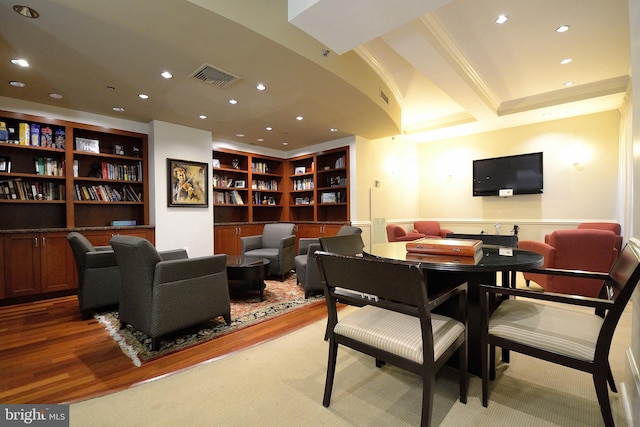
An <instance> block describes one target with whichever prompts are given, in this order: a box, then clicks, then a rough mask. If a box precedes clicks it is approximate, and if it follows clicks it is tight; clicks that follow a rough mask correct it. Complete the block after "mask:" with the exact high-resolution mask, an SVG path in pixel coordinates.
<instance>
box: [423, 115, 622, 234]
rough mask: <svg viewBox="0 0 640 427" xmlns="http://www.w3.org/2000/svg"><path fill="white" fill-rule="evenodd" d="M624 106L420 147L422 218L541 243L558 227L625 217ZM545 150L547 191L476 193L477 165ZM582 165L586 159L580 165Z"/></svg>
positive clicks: (465, 230)
mask: <svg viewBox="0 0 640 427" xmlns="http://www.w3.org/2000/svg"><path fill="white" fill-rule="evenodd" d="M619 123H620V114H619V112H618V111H609V112H604V113H598V114H592V115H587V116H581V117H575V118H570V119H563V120H555V121H549V122H544V123H539V124H535V125H529V126H522V127H516V128H510V129H503V130H499V131H495V132H488V133H483V134H477V135H471V136H467V137H461V138H454V139H449V140H445V141H439V142H430V143H425V144H421V145H419V149H418V153H419V166H420V167H419V180H420V187H419V194H420V206H419V216H420V217H422V218H434V219H439V220H441V221H443V222H445V223H447V225H449V228H452V229H453V230H455V231H462V232H474V233H475V232H480V231H481V230H484V231H486V232H490V233H494V226H493V225H494V224H495V223H500V224H501V231H502V233H503V234H504V233H507V232H509V231H510V230H511V228H512V227H513V224H518V225H519V226H520V227H521V229H520V231H521V233H522V234H521V238H531V239H536V240H540V239H541V238H542V237H543V236H544V234H546V233H547V232H549V231H550V230H553V229H557V228H561V227H563V226H566V227H574V225H575V223H578V222H583V221H589V220H592V221H596V220H603V221H616V222H621V218H622V215H621V214H620V212H619V209H618V205H619V197H620V195H619V189H618V170H619V167H618V145H619V142H618V140H619ZM538 151H542V152H543V153H544V193H543V194H535V195H518V196H514V197H509V198H500V197H491V196H490V197H486V196H485V197H473V196H472V188H471V183H472V162H473V160H475V159H481V158H487V157H499V156H508V155H513V154H524V153H530V152H538ZM575 162H579V164H575Z"/></svg>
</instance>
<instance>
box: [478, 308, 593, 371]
mask: <svg viewBox="0 0 640 427" xmlns="http://www.w3.org/2000/svg"><path fill="white" fill-rule="evenodd" d="M602 322H603V319H602V318H600V317H598V316H594V315H593V312H591V313H586V312H584V313H583V312H580V311H575V310H571V309H567V308H566V307H558V306H554V305H550V304H536V303H532V302H531V301H524V300H520V299H510V300H506V301H503V302H502V304H500V306H498V308H497V309H496V311H495V312H494V313H493V314H492V315H491V320H490V322H489V334H491V335H495V336H498V337H502V338H506V339H510V340H513V341H517V342H519V343H522V344H526V345H529V346H533V347H537V348H540V349H543V350H547V351H550V352H553V353H558V354H562V355H565V356H570V357H574V358H577V359H581V360H586V361H592V360H593V357H594V352H595V349H596V343H597V340H598V334H599V333H600V329H601V327H602Z"/></svg>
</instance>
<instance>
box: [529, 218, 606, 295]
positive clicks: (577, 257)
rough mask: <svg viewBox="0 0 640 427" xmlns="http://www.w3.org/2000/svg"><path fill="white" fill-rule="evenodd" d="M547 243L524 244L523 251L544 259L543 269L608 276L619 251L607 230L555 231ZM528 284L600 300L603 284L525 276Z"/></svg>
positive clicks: (567, 278)
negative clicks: (538, 255) (578, 271)
mask: <svg viewBox="0 0 640 427" xmlns="http://www.w3.org/2000/svg"><path fill="white" fill-rule="evenodd" d="M545 241H546V242H545V243H542V242H536V241H533V240H521V241H520V242H519V243H518V247H519V248H520V249H525V250H529V251H532V252H537V253H539V254H541V255H543V256H544V264H543V265H542V267H541V268H558V269H565V270H584V271H593V272H608V271H609V269H610V267H611V266H612V265H613V262H614V261H615V259H616V257H617V256H618V250H617V249H616V244H617V239H616V235H615V234H614V233H612V232H610V231H604V230H590V229H579V230H556V231H554V232H553V233H551V234H549V235H547V236H546V237H545ZM523 275H524V278H525V281H526V282H527V284H528V283H529V281H530V280H533V281H534V282H536V283H537V284H539V285H540V286H542V288H543V289H544V290H545V291H548V292H558V293H563V294H571V295H583V296H587V297H597V296H598V294H599V293H600V290H601V289H602V284H603V282H602V281H601V280H594V279H578V278H574V277H564V276H554V275H546V274H535V273H523Z"/></svg>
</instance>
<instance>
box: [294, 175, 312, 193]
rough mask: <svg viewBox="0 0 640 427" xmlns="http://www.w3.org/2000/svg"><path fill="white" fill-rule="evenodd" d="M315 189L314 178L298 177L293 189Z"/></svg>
mask: <svg viewBox="0 0 640 427" xmlns="http://www.w3.org/2000/svg"><path fill="white" fill-rule="evenodd" d="M300 190H313V179H312V178H305V179H296V180H294V181H293V191H300Z"/></svg>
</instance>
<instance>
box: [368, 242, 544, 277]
mask: <svg viewBox="0 0 640 427" xmlns="http://www.w3.org/2000/svg"><path fill="white" fill-rule="evenodd" d="M406 243H407V242H390V243H377V244H374V245H372V246H371V248H370V249H369V250H365V252H366V253H367V254H370V255H373V256H377V257H381V258H389V259H395V260H401V261H411V262H415V263H419V264H421V266H422V268H427V269H430V270H441V271H470V272H477V271H516V270H517V271H523V270H530V269H532V268H537V267H540V266H542V263H543V262H544V257H543V256H542V255H540V254H537V253H535V252H531V251H525V250H523V249H515V248H505V247H503V246H495V245H482V252H483V253H482V257H479V258H478V259H477V260H475V261H470V260H468V258H465V257H457V256H456V257H449V258H450V259H448V260H447V259H445V258H442V257H433V258H431V260H430V258H429V257H428V256H424V257H420V259H411V256H409V257H407V249H406ZM461 258H464V259H461Z"/></svg>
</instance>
